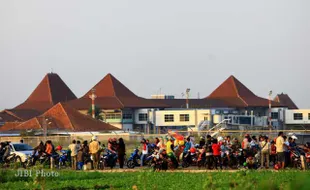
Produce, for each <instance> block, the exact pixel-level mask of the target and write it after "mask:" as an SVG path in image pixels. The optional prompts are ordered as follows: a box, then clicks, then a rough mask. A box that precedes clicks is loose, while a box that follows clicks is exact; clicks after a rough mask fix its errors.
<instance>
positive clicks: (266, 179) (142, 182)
mask: <svg viewBox="0 0 310 190" xmlns="http://www.w3.org/2000/svg"><path fill="white" fill-rule="evenodd" d="M46 172H50V171H49V170H46ZM15 174H16V170H1V171H0V183H1V184H0V189H62V190H66V189H81V190H82V189H147V190H149V189H150V190H151V189H164V190H169V189H173V190H183V189H199V190H200V189H293V190H297V189H298V190H301V189H310V180H309V179H310V172H309V171H306V172H301V171H281V172H271V171H238V172H209V173H207V172H205V173H182V172H177V173H173V172H169V173H168V172H159V173H154V172H150V171H140V172H120V173H101V172H72V171H59V176H58V177H49V178H46V177H45V178H44V177H40V175H39V176H36V171H33V173H32V177H15Z"/></svg>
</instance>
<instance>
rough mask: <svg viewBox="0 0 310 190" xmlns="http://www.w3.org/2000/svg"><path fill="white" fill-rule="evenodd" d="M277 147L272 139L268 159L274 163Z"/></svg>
mask: <svg viewBox="0 0 310 190" xmlns="http://www.w3.org/2000/svg"><path fill="white" fill-rule="evenodd" d="M276 158H277V147H276V145H275V142H274V141H271V146H270V161H271V162H273V164H276V162H277V160H276Z"/></svg>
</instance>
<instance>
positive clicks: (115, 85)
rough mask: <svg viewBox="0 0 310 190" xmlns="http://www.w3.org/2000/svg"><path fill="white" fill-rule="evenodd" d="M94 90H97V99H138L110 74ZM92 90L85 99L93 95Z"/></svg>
mask: <svg viewBox="0 0 310 190" xmlns="http://www.w3.org/2000/svg"><path fill="white" fill-rule="evenodd" d="M92 89H96V96H97V97H111V96H116V97H119V96H124V97H128V98H129V97H130V98H133V97H137V96H136V95H135V94H134V93H133V92H131V91H130V90H129V89H128V88H127V87H126V86H125V85H123V84H122V83H121V82H120V81H119V80H117V79H116V78H115V77H114V76H113V75H112V74H110V73H109V74H107V75H106V76H105V77H104V78H103V79H102V80H101V81H99V82H98V83H97V84H96V85H95V86H94V87H93V88H92ZM92 89H90V90H89V91H88V92H87V93H86V94H85V95H84V96H83V97H84V98H88V97H89V95H91V94H92Z"/></svg>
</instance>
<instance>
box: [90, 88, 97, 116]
mask: <svg viewBox="0 0 310 190" xmlns="http://www.w3.org/2000/svg"><path fill="white" fill-rule="evenodd" d="M91 92H92V93H91V95H89V98H90V99H91V112H92V114H91V115H92V117H93V118H94V119H95V118H96V115H95V99H96V98H97V96H96V94H95V92H96V89H94V88H93V89H92V90H91Z"/></svg>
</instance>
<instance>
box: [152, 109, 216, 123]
mask: <svg viewBox="0 0 310 190" xmlns="http://www.w3.org/2000/svg"><path fill="white" fill-rule="evenodd" d="M155 113H156V114H155V115H156V117H155V119H156V126H196V127H197V125H198V124H199V123H200V122H201V121H203V120H204V119H205V118H207V119H208V120H210V118H211V117H210V110H198V109H197V110H189V109H184V110H159V111H156V112H155ZM180 114H188V115H189V121H180ZM165 115H174V121H173V122H165Z"/></svg>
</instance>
